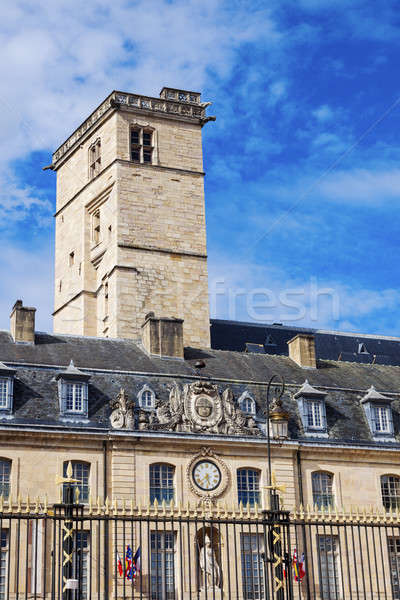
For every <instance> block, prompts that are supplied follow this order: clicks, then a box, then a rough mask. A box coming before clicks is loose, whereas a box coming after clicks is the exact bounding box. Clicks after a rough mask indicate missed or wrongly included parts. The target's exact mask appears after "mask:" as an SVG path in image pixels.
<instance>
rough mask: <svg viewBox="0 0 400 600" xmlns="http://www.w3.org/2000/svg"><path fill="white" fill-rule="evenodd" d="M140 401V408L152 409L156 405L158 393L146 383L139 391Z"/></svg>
mask: <svg viewBox="0 0 400 600" xmlns="http://www.w3.org/2000/svg"><path fill="white" fill-rule="evenodd" d="M138 401H139V406H140V408H144V409H145V410H151V409H153V408H154V407H155V405H156V395H155V393H154V392H153V390H152V389H151V387H149V386H148V385H144V386H143V387H142V389H141V390H140V392H139V393H138Z"/></svg>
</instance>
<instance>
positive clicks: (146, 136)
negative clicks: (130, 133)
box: [143, 131, 152, 146]
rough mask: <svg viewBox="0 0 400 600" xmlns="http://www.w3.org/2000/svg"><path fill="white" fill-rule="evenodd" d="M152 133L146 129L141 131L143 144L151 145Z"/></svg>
mask: <svg viewBox="0 0 400 600" xmlns="http://www.w3.org/2000/svg"><path fill="white" fill-rule="evenodd" d="M151 138H152V134H151V133H149V132H148V131H144V132H143V146H151Z"/></svg>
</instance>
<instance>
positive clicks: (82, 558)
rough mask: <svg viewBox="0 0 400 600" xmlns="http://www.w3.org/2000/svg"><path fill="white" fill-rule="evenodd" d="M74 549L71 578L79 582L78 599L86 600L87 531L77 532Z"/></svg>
mask: <svg viewBox="0 0 400 600" xmlns="http://www.w3.org/2000/svg"><path fill="white" fill-rule="evenodd" d="M74 541H75V548H76V557H77V560H76V561H75V562H74V566H73V577H74V579H78V581H80V582H81V585H80V592H81V594H80V598H81V600H88V590H89V576H90V573H89V565H90V559H89V552H90V534H89V533H88V532H87V531H79V532H76V533H75V540H74Z"/></svg>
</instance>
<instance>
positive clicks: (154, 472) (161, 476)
mask: <svg viewBox="0 0 400 600" xmlns="http://www.w3.org/2000/svg"><path fill="white" fill-rule="evenodd" d="M174 471H175V467H173V466H172V465H167V464H165V463H158V464H155V465H150V503H151V504H153V502H154V500H157V502H162V501H163V500H165V502H170V501H171V500H172V499H173V498H174Z"/></svg>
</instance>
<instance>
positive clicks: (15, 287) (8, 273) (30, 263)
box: [0, 242, 53, 331]
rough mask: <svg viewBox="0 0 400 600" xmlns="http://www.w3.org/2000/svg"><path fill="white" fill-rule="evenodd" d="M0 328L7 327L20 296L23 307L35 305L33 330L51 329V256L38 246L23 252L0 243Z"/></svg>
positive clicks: (45, 249)
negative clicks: (12, 309)
mask: <svg viewBox="0 0 400 600" xmlns="http://www.w3.org/2000/svg"><path fill="white" fill-rule="evenodd" d="M0 272H1V273H2V274H4V276H3V277H2V278H1V279H0V329H7V330H8V329H9V328H10V323H9V315H10V312H11V308H12V306H13V305H14V302H15V301H16V300H17V299H22V300H23V301H24V304H25V305H26V306H35V307H36V308H37V312H36V329H37V330H39V331H40V330H41V331H50V330H51V329H52V321H51V313H52V310H53V279H52V277H51V276H50V275H51V273H52V272H53V256H52V254H51V253H49V252H48V251H47V248H44V249H43V248H42V249H40V250H37V251H36V252H35V251H27V250H22V249H16V248H12V247H10V246H9V245H8V244H6V243H4V242H2V243H1V244H0Z"/></svg>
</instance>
